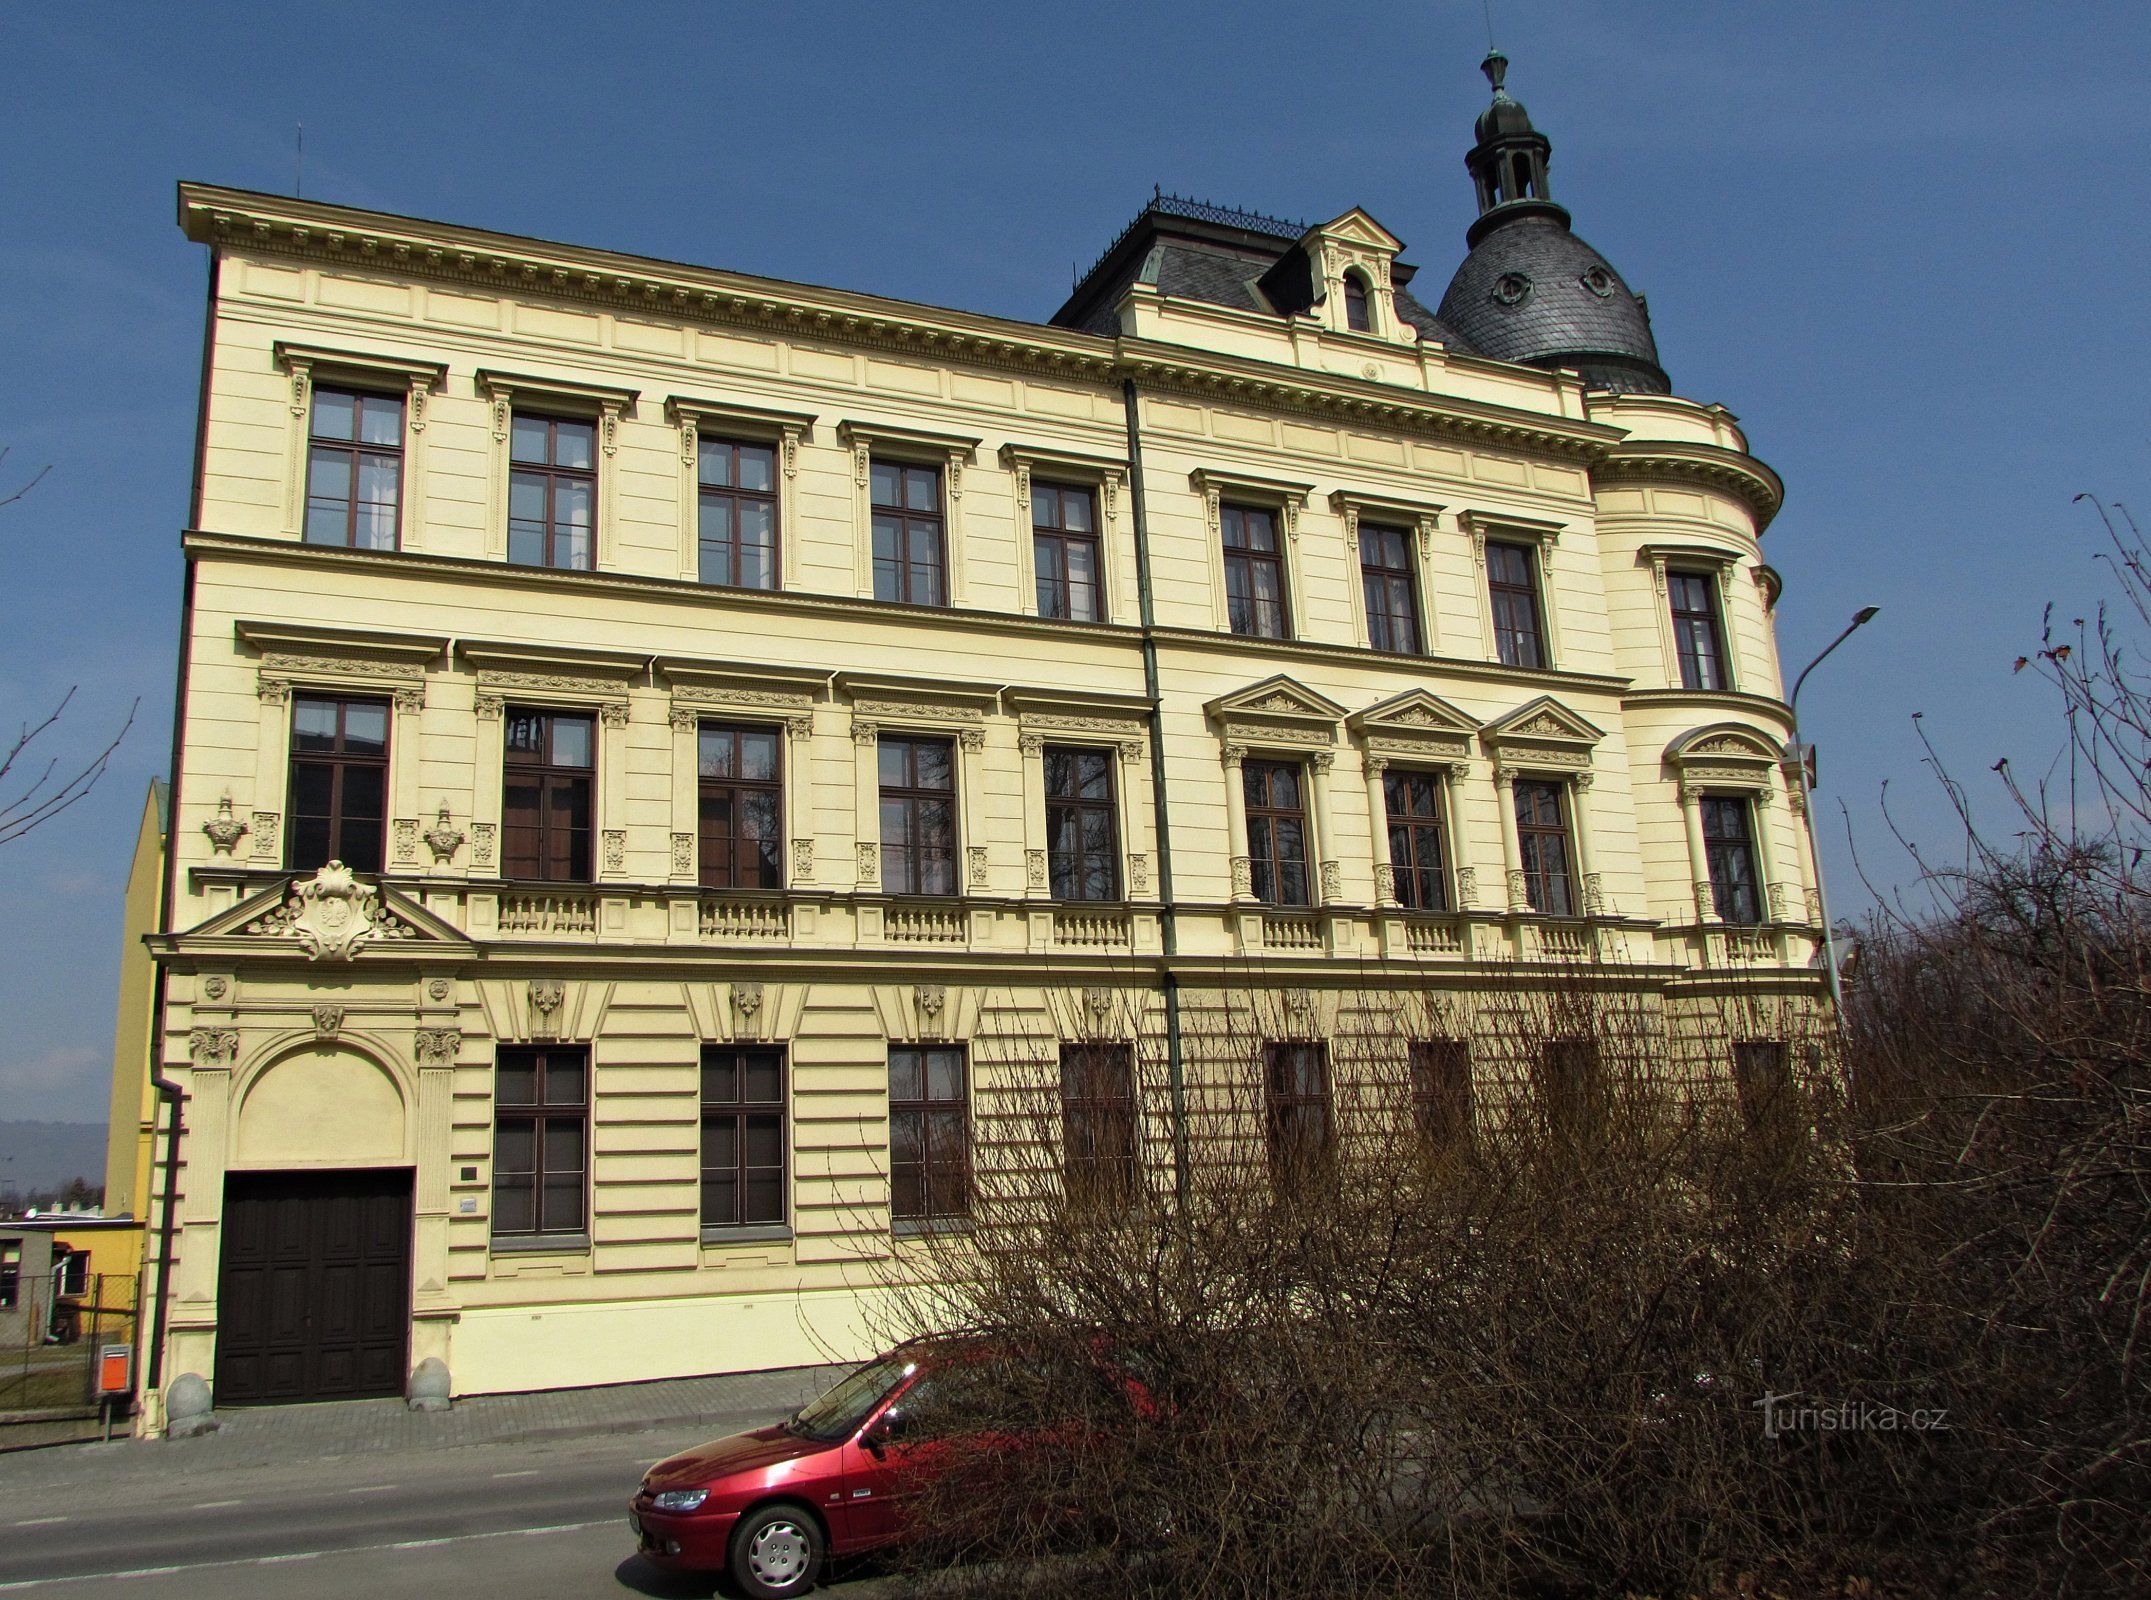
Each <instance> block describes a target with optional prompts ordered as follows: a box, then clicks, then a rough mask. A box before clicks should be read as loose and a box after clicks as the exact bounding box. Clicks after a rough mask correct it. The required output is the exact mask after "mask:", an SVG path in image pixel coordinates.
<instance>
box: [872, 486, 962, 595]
mask: <svg viewBox="0 0 2151 1600" xmlns="http://www.w3.org/2000/svg"><path fill="white" fill-rule="evenodd" d="M869 481H870V483H871V485H872V489H871V497H872V500H873V521H874V530H873V531H874V598H875V599H876V600H901V601H903V602H905V603H906V604H908V605H914V606H945V605H947V604H948V554H947V547H946V544H945V542H944V540H945V531H946V524H945V523H944V521H943V519H942V512H941V469H940V468H939V467H912V466H905V465H903V464H902V463H900V462H894V461H876V462H875V463H874V464H873V470H872V472H871V473H870V474H869Z"/></svg>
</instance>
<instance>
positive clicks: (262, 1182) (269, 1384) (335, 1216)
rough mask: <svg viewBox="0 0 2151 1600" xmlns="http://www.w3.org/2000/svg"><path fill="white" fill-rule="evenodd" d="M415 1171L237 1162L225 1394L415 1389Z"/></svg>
mask: <svg viewBox="0 0 2151 1600" xmlns="http://www.w3.org/2000/svg"><path fill="white" fill-rule="evenodd" d="M410 1284H411V1173H410V1170H409V1169H408V1168H393V1169H361V1170H356V1171H346V1172H235V1173H232V1174H231V1175H230V1176H229V1177H228V1178H226V1180H225V1185H224V1228H223V1260H222V1263H221V1265H220V1268H219V1271H218V1275H217V1383H216V1399H217V1404H218V1405H220V1406H224V1405H262V1404H268V1403H275V1402H279V1401H291V1400H348V1399H357V1398H359V1397H361V1396H367V1395H393V1394H401V1393H402V1392H403V1382H404V1369H405V1354H406V1351H407V1349H408V1346H409V1337H410V1293H411V1290H410Z"/></svg>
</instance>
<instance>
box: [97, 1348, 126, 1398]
mask: <svg viewBox="0 0 2151 1600" xmlns="http://www.w3.org/2000/svg"><path fill="white" fill-rule="evenodd" d="M133 1387H134V1346H133V1345H131V1344H108V1345H105V1346H102V1347H101V1348H100V1349H99V1350H98V1352H97V1392H98V1393H99V1394H100V1395H111V1394H125V1393H126V1392H127V1391H128V1390H130V1389H132V1388H133Z"/></svg>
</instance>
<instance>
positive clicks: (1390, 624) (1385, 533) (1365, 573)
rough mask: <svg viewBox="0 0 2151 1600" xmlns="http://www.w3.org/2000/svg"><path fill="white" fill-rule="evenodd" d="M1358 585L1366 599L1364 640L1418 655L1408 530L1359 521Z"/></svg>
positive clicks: (1416, 602)
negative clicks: (1379, 526) (1365, 634)
mask: <svg viewBox="0 0 2151 1600" xmlns="http://www.w3.org/2000/svg"><path fill="white" fill-rule="evenodd" d="M1359 587H1360V591H1361V593H1362V594H1364V595H1365V596H1366V600H1367V642H1368V643H1369V644H1370V645H1372V646H1373V647H1374V648H1375V649H1377V650H1396V651H1401V652H1403V653H1404V654H1406V655H1417V654H1418V653H1419V586H1418V583H1417V581H1416V575H1415V574H1414V573H1413V571H1412V536H1411V535H1410V534H1409V533H1406V532H1405V531H1404V530H1402V529H1401V528H1376V527H1370V526H1368V525H1367V524H1365V523H1361V524H1360V528H1359Z"/></svg>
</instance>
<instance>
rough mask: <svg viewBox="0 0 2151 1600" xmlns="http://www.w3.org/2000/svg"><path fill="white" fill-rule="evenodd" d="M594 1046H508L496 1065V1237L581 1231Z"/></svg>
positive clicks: (504, 1048)
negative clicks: (591, 1065) (591, 1051)
mask: <svg viewBox="0 0 2151 1600" xmlns="http://www.w3.org/2000/svg"><path fill="white" fill-rule="evenodd" d="M589 1144H590V1052H589V1050H588V1048H587V1047H585V1046H580V1045H575V1046H570V1045H545V1046H542V1047H535V1048H534V1047H529V1046H509V1045H502V1046H501V1047H500V1053H499V1055H498V1056H497V1057H496V1058H495V1061H494V1065H493V1237H494V1238H496V1239H512V1238H515V1237H518V1236H524V1237H539V1236H542V1235H545V1234H581V1233H582V1232H583V1231H584V1227H585V1223H584V1217H585V1214H586V1212H585V1207H586V1201H587V1191H588V1183H589V1173H590V1163H589Z"/></svg>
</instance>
